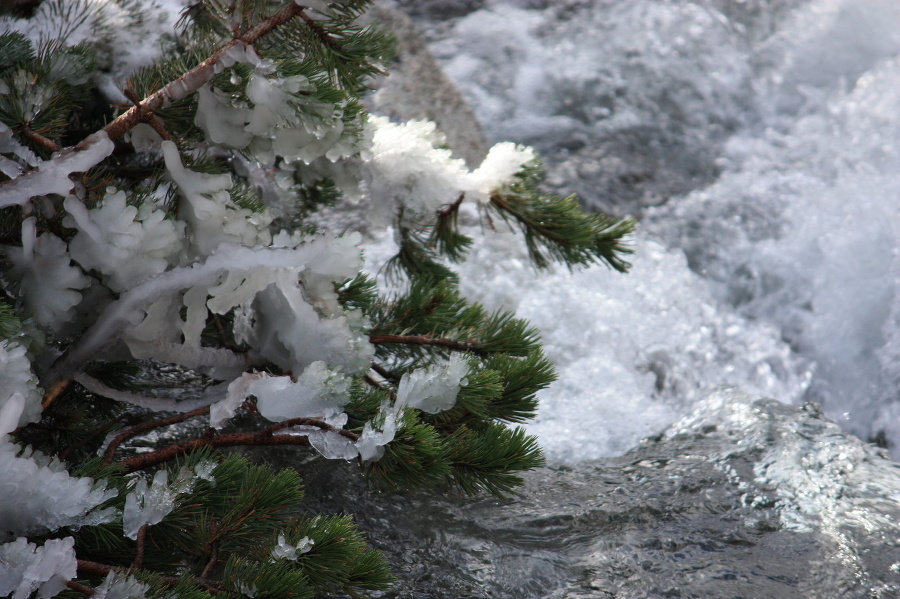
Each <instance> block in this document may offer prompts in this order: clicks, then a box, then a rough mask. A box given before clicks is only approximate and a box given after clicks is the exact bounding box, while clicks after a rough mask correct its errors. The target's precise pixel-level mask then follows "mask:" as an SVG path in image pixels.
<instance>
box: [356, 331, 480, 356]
mask: <svg viewBox="0 0 900 599" xmlns="http://www.w3.org/2000/svg"><path fill="white" fill-rule="evenodd" d="M369 342H370V343H373V344H375V345H378V344H384V343H399V344H405V345H431V346H436V347H444V348H447V349H452V350H456V351H466V352H471V353H473V354H477V355H479V356H485V355H487V354H488V352H487V351H485V350H483V349H481V348H480V347H478V345H477V344H475V343H467V342H465V341H455V340H453V339H442V338H438V337H429V336H427V335H371V336H370V337H369Z"/></svg>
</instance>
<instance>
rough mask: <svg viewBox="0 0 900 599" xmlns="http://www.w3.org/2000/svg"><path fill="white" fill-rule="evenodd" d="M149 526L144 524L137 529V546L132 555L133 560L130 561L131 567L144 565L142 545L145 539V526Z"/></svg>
mask: <svg viewBox="0 0 900 599" xmlns="http://www.w3.org/2000/svg"><path fill="white" fill-rule="evenodd" d="M149 526H150V525H149V524H144V525H143V526H141V527H140V528H139V529H138V532H137V539H136V543H137V547H136V551H135V555H134V561H133V562H131V567H132V568H135V569H137V568H140V567H141V566H143V565H144V545H145V543H146V540H147V528H148V527H149Z"/></svg>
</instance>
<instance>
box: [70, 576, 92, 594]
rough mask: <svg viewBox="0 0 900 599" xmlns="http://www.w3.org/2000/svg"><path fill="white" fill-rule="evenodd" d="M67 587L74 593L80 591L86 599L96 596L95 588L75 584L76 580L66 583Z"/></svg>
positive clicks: (78, 583)
mask: <svg viewBox="0 0 900 599" xmlns="http://www.w3.org/2000/svg"><path fill="white" fill-rule="evenodd" d="M66 586H67V587H68V588H70V589H72V590H73V591H78V592H79V593H81V594H82V595H84V596H85V597H91V596H93V594H94V588H93V587H89V586H87V585H86V584H81V583H80V582H75V581H74V580H68V581H66Z"/></svg>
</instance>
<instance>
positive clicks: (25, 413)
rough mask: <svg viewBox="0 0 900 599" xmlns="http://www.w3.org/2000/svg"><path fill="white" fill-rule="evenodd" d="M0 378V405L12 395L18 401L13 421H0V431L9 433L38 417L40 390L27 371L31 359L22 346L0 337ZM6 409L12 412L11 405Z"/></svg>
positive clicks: (36, 419) (5, 402)
mask: <svg viewBox="0 0 900 599" xmlns="http://www.w3.org/2000/svg"><path fill="white" fill-rule="evenodd" d="M0 381H3V387H2V388H0V408H3V406H5V405H6V404H7V403H8V402H11V401H13V398H16V399H15V401H17V402H21V403H22V408H21V412H20V414H19V416H18V418H17V421H16V422H10V423H8V426H7V427H6V428H4V425H3V424H0V431H6V432H9V431H12V430H15V429H16V428H18V427H20V426H24V425H26V424H28V423H29V422H37V421H38V420H40V418H41V393H40V391H39V390H38V386H37V381H36V380H35V378H34V375H33V374H32V373H31V361H30V360H29V359H28V356H27V355H26V351H25V347H24V346H22V345H20V344H18V343H16V342H15V341H9V340H6V339H3V340H0ZM10 410H11V411H10V412H9V413H10V414H12V413H13V412H12V410H13V408H10ZM15 411H19V408H18V407H16V408H15ZM9 417H10V418H11V416H9ZM0 434H5V433H2V432H0Z"/></svg>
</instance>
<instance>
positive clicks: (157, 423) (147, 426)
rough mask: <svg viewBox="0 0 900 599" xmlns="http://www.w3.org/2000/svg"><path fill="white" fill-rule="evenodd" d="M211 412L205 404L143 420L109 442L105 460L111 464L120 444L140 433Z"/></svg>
mask: <svg viewBox="0 0 900 599" xmlns="http://www.w3.org/2000/svg"><path fill="white" fill-rule="evenodd" d="M206 414H209V406H204V407H202V408H197V409H196V410H193V411H191V412H185V413H184V414H176V415H174V416H169V417H168V418H160V419H158V420H148V421H146V422H141V423H140V424H137V425H135V426H133V427H131V428H129V429H128V430H125V431H122V432H121V433H119V434H118V435H116V437H115V438H114V439H113V440H112V441H110V442H109V446H108V447H107V448H106V451H105V452H104V454H103V462H104V463H105V464H111V463H112V461H113V458H114V457H115V455H116V449H118V448H119V446H120V445H121V444H122V443H124V442H125V441H127V440H128V439H130V438H132V437H134V436H136V435H139V434H141V433H145V432H147V431H150V430H153V429H155V428H161V427H163V426H169V425H171V424H177V423H179V422H184V421H185V420H188V419H190V418H194V417H196V416H204V415H206Z"/></svg>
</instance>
